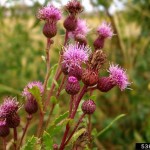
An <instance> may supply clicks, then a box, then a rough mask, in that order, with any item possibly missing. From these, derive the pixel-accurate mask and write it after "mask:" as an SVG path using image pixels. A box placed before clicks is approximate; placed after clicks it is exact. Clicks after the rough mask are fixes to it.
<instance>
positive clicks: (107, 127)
mask: <svg viewBox="0 0 150 150" xmlns="http://www.w3.org/2000/svg"><path fill="white" fill-rule="evenodd" d="M124 116H125V114H121V115H119V116H117V117H116V118H115V119H114V120H113V121H112V122H111V123H110V124H109V125H108V126H106V127H105V128H104V129H103V130H102V131H100V132H99V133H98V134H97V136H100V135H102V134H103V133H104V132H106V131H107V130H108V129H109V128H110V127H111V126H112V125H113V124H114V123H115V122H116V121H118V120H119V119H120V118H122V117H124Z"/></svg>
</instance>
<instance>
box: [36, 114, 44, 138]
mask: <svg viewBox="0 0 150 150" xmlns="http://www.w3.org/2000/svg"><path fill="white" fill-rule="evenodd" d="M43 123H44V113H43V112H42V111H40V119H39V125H38V130H37V137H40V136H41V134H42V127H43Z"/></svg>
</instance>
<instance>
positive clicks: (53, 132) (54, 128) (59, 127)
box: [48, 119, 71, 137]
mask: <svg viewBox="0 0 150 150" xmlns="http://www.w3.org/2000/svg"><path fill="white" fill-rule="evenodd" d="M70 120H71V119H64V120H63V121H61V122H60V123H59V124H58V125H52V126H50V127H49V129H48V133H49V134H50V135H51V137H54V136H55V135H57V134H59V133H60V132H61V131H62V128H64V127H65V126H66V124H67V123H68V122H69V121H70Z"/></svg>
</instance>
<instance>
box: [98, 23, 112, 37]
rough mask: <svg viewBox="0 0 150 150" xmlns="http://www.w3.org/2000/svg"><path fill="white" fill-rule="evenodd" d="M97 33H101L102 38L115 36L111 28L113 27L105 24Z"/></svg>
mask: <svg viewBox="0 0 150 150" xmlns="http://www.w3.org/2000/svg"><path fill="white" fill-rule="evenodd" d="M97 32H98V33H99V35H100V36H102V37H104V38H111V37H112V36H113V31H112V28H111V25H110V24H108V23H106V22H103V23H102V24H101V25H100V26H99V27H98V29H97Z"/></svg>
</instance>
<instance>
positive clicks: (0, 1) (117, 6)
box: [0, 0, 124, 14]
mask: <svg viewBox="0 0 150 150" xmlns="http://www.w3.org/2000/svg"><path fill="white" fill-rule="evenodd" d="M33 1H34V2H37V1H38V2H39V3H41V4H42V5H43V4H44V2H45V0H18V3H22V2H23V3H25V4H26V5H29V6H32V5H33ZM68 1H69V0H62V1H61V3H62V5H65V4H66V3H67V2H68ZM10 2H11V5H13V2H14V0H9V3H7V0H0V5H2V6H3V5H5V6H7V7H9V6H10ZM53 4H54V5H55V6H56V7H60V4H59V3H57V2H56V1H55V2H54V1H53ZM82 4H83V6H84V8H85V9H84V10H85V11H87V12H91V11H92V10H93V7H92V6H91V4H90V1H89V0H82ZM85 4H86V5H85ZM123 8H124V5H123V3H122V2H120V1H119V0H114V3H113V4H112V5H111V7H110V9H109V11H110V13H112V14H113V13H114V12H115V11H117V10H122V9H123Z"/></svg>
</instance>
